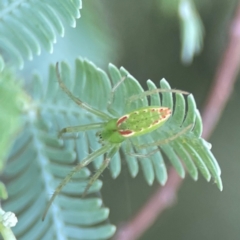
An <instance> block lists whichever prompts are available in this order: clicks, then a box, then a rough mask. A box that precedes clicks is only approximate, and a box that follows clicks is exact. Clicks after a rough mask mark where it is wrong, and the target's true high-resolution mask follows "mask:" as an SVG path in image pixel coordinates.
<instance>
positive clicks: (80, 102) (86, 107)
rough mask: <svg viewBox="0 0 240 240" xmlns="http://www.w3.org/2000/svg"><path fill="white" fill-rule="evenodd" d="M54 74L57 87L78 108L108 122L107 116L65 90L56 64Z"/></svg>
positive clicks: (65, 87)
mask: <svg viewBox="0 0 240 240" xmlns="http://www.w3.org/2000/svg"><path fill="white" fill-rule="evenodd" d="M56 74H57V80H58V83H59V86H60V87H61V89H62V90H63V91H64V92H65V93H66V94H67V95H68V96H69V97H70V98H71V99H72V100H73V101H74V102H75V103H76V104H77V105H79V106H80V107H82V108H84V109H85V110H87V111H89V112H90V113H92V114H94V115H96V116H98V117H100V118H101V119H104V120H110V119H111V117H110V116H108V115H107V114H106V113H103V112H101V111H99V110H97V109H95V108H93V107H91V106H90V105H88V104H87V103H84V102H83V101H81V100H80V99H79V98H77V97H76V96H74V95H73V94H72V93H71V92H70V90H69V89H68V88H67V86H66V85H65V84H64V82H63V80H62V79H61V75H60V72H59V67H58V63H57V64H56Z"/></svg>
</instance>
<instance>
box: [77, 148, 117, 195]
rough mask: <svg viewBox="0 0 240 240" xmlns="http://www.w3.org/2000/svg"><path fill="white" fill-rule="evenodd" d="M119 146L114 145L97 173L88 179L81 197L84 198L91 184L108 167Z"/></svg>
mask: <svg viewBox="0 0 240 240" xmlns="http://www.w3.org/2000/svg"><path fill="white" fill-rule="evenodd" d="M119 148H120V144H116V145H115V146H114V147H113V148H112V149H111V150H110V152H109V153H108V154H107V156H106V158H105V159H104V161H103V163H102V165H101V166H100V168H99V169H98V170H97V172H96V173H95V174H94V175H93V176H92V177H91V178H90V180H89V182H88V184H87V186H86V188H85V190H84V192H83V194H82V197H85V196H86V194H87V192H88V190H89V188H90V187H91V186H92V184H93V183H94V182H95V181H96V180H97V179H98V178H99V176H100V175H101V174H102V172H103V171H104V170H105V168H106V167H107V166H108V164H109V162H110V160H111V158H112V157H113V156H114V154H115V153H116V152H117V151H118V150H119Z"/></svg>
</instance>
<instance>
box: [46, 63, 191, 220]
mask: <svg viewBox="0 0 240 240" xmlns="http://www.w3.org/2000/svg"><path fill="white" fill-rule="evenodd" d="M56 75H57V80H58V83H59V86H60V87H61V89H62V90H63V91H64V92H65V93H66V94H67V95H68V96H69V97H70V99H71V100H73V101H74V102H75V103H76V104H77V105H79V106H80V107H81V108H83V109H85V110H87V111H88V112H90V113H92V114H94V115H96V116H98V117H99V118H100V119H102V120H103V122H98V123H92V124H87V125H80V126H73V127H66V128H63V129H62V130H61V131H60V132H59V135H58V137H61V136H62V135H63V134H64V133H74V132H80V131H87V130H92V129H100V131H98V132H97V134H96V135H97V137H98V138H99V142H100V143H102V147H101V148H100V149H98V150H96V151H94V152H92V153H91V154H89V155H88V156H87V157H86V158H85V159H83V160H82V161H81V162H80V163H79V164H78V165H77V166H75V167H74V168H73V169H72V171H71V172H70V173H69V174H68V175H67V176H66V177H65V178H64V179H63V181H62V182H61V183H60V184H59V186H58V187H57V188H56V190H55V192H54V194H53V196H52V197H51V199H50V201H49V203H48V205H47V207H46V209H45V212H44V215H43V218H42V220H44V218H45V216H46V214H47V211H48V209H49V207H50V205H51V203H52V202H53V200H54V199H55V197H56V196H57V195H58V194H59V193H60V191H61V190H62V188H63V187H64V186H65V185H66V184H67V183H68V182H69V181H70V180H71V178H72V177H73V175H74V174H75V173H77V172H78V171H80V170H81V169H82V168H84V167H86V166H87V165H88V164H89V163H91V162H92V161H93V160H94V159H96V158H97V157H99V156H101V155H104V154H106V156H105V158H104V161H103V163H102V165H101V166H100V168H99V169H98V170H97V172H96V173H95V174H94V175H93V176H92V177H91V178H90V180H89V182H88V184H87V186H86V188H85V190H84V193H83V197H84V196H85V195H86V193H87V192H88V190H89V188H90V186H91V185H92V184H93V183H94V182H95V181H96V180H97V179H98V177H99V176H100V175H101V173H102V172H103V171H104V170H105V168H107V166H108V164H109V162H110V160H111V158H112V157H113V156H114V155H115V153H116V152H118V151H119V149H120V147H121V144H122V143H123V142H124V141H129V139H130V138H133V137H137V136H141V135H145V134H147V133H150V132H152V131H154V130H156V129H158V128H159V127H161V126H162V125H163V124H164V123H165V122H166V121H167V120H168V119H169V118H170V116H171V114H172V112H171V109H170V108H168V107H159V106H147V107H143V108H139V109H136V110H135V111H132V112H129V113H127V114H125V115H123V116H121V117H119V118H113V117H112V116H110V115H108V114H106V113H104V112H101V111H99V110H97V109H95V108H93V107H91V106H90V105H88V104H86V103H84V102H83V101H81V100H80V99H79V98H77V97H76V96H74V95H73V94H72V93H71V92H70V90H69V89H68V88H67V87H66V85H65V84H64V83H63V81H62V79H61V76H60V73H59V68H58V63H57V64H56ZM125 79H126V77H125V78H123V79H122V80H121V81H119V82H118V83H117V84H116V86H114V87H113V89H112V92H111V93H112V95H111V99H110V101H109V104H108V110H109V112H111V104H112V100H113V97H114V92H115V91H116V89H117V88H118V86H119V85H120V84H122V83H123V82H124V80H125ZM160 92H174V93H182V94H189V93H188V92H184V91H181V90H169V89H154V90H150V91H145V92H143V93H141V94H139V95H134V96H132V97H131V98H130V99H128V103H130V102H132V101H135V100H137V99H140V98H143V97H145V96H149V95H152V94H155V93H160ZM191 127H192V125H189V126H187V127H186V128H184V129H183V130H182V131H180V132H179V133H177V134H175V135H174V136H172V137H171V138H167V139H165V140H163V141H158V142H156V143H151V146H159V145H161V144H166V143H168V142H169V141H172V140H174V139H176V138H177V137H178V136H180V135H182V134H183V133H185V132H186V131H187V130H189V129H190V128H191ZM148 146H149V144H147V145H139V146H135V147H136V148H141V149H142V148H147V147H148ZM156 151H159V149H158V148H157V149H155V150H153V151H151V152H150V153H147V154H145V155H141V154H137V153H136V154H135V153H127V154H129V155H135V156H136V157H148V156H149V155H151V154H154V153H155V152H156Z"/></svg>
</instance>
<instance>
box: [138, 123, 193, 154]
mask: <svg viewBox="0 0 240 240" xmlns="http://www.w3.org/2000/svg"><path fill="white" fill-rule="evenodd" d="M192 127H193V124H190V125H188V126H187V127H185V128H183V129H182V130H181V131H180V132H178V133H176V134H175V135H173V136H172V137H169V138H166V139H164V140H160V141H157V142H153V143H148V144H142V145H138V146H137V147H138V148H139V149H143V148H148V147H154V146H160V145H163V144H167V143H169V142H171V141H173V140H175V139H177V138H178V137H180V136H181V135H183V134H184V133H186V132H187V131H189V130H190V129H191V128H192Z"/></svg>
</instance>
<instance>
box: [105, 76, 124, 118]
mask: <svg viewBox="0 0 240 240" xmlns="http://www.w3.org/2000/svg"><path fill="white" fill-rule="evenodd" d="M126 79H127V76H124V77H122V78H121V80H120V81H119V82H118V83H117V84H116V85H115V86H113V88H112V90H111V93H110V98H109V100H108V105H107V110H108V111H109V112H110V113H114V114H116V112H115V110H114V109H113V108H112V104H113V100H114V94H115V92H116V90H117V88H118V87H119V86H120V85H121V84H122V83H123V82H124V81H125V80H126Z"/></svg>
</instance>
